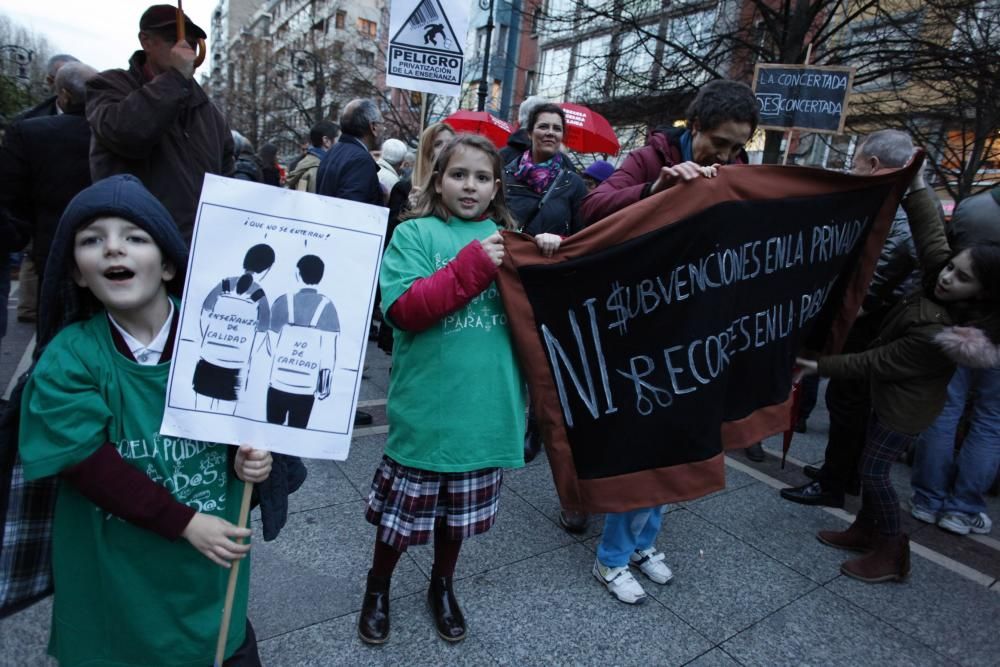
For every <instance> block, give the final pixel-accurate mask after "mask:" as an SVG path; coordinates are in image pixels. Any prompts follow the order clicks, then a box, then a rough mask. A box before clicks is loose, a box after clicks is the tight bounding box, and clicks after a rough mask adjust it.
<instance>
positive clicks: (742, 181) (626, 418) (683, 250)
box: [499, 166, 915, 512]
mask: <svg viewBox="0 0 1000 667" xmlns="http://www.w3.org/2000/svg"><path fill="white" fill-rule="evenodd" d="M914 168H915V167H914V166H910V167H907V168H905V169H901V170H896V171H893V172H891V173H887V174H884V175H879V176H873V177H865V178H861V177H855V176H849V175H846V174H840V173H836V172H829V171H823V170H819V169H805V168H798V167H795V168H787V167H723V168H721V169H720V172H719V176H718V177H717V178H714V179H696V180H695V181H691V182H688V183H684V184H680V185H678V186H675V187H673V188H670V189H668V190H667V191H665V192H663V193H660V194H658V195H654V196H653V197H649V198H647V199H643V200H642V201H640V202H638V203H637V204H634V205H632V206H630V207H628V208H626V209H624V210H622V211H619V212H618V213H615V214H613V215H611V216H608V217H607V218H605V219H604V220H602V221H600V222H598V223H597V224H595V225H593V226H591V227H588V228H587V229H585V230H583V231H582V232H580V233H578V234H575V235H573V236H571V237H569V238H568V239H565V240H564V241H563V243H562V245H561V246H560V248H559V250H558V252H557V253H556V254H555V255H554V256H553V257H551V258H545V257H541V256H540V255H539V254H538V252H537V249H536V248H535V247H534V244H533V243H532V242H531V240H530V239H524V238H522V237H520V236H518V235H515V234H512V233H506V234H505V249H506V250H507V251H508V254H507V256H506V257H505V258H504V263H503V265H502V266H501V269H500V278H499V284H500V288H501V293H502V295H503V299H504V304H505V307H506V309H507V312H508V313H510V314H511V320H510V321H511V328H512V332H513V334H514V338H515V341H516V344H517V348H518V354H519V356H520V358H521V362H522V367H523V368H525V369H526V374H527V377H528V382H529V386H530V394H531V398H532V407H533V409H534V412H535V415H536V418H537V419H538V422H539V424H540V426H541V428H542V431H543V433H544V438H543V439H544V441H545V443H546V449H547V452H548V459H549V463H550V465H551V466H552V470H553V475H554V477H555V480H556V486H557V488H558V490H559V495H560V499H561V501H562V506H563V507H564V508H567V509H571V510H580V511H590V512H620V511H626V510H632V509H637V508H641V507H649V506H651V505H658V504H662V503H667V502H677V501H681V500H687V499H692V498H697V497H699V496H702V495H705V494H706V493H710V492H712V491H715V490H718V489H720V488H722V487H723V486H724V484H725V478H724V471H723V468H724V466H723V461H722V456H723V450H724V449H725V448H727V447H740V446H746V445H749V444H751V443H753V442H756V441H758V440H760V439H761V438H763V437H766V436H768V435H772V434H774V433H777V432H780V431H783V430H785V429H786V428H787V427H788V423H789V409H790V400H789V391H790V388H791V379H792V366H793V362H794V358H795V356H796V354H798V353H799V352H800V350H803V349H808V350H815V351H826V352H832V351H836V350H838V349H839V347H840V345H841V344H842V342H843V339H844V337H845V335H846V332H847V329H848V328H849V327H850V324H851V322H852V321H853V319H854V317H855V315H856V314H857V312H858V309H859V308H860V306H861V300H862V298H863V296H864V293H865V290H866V288H867V285H868V283H869V282H870V279H871V275H872V272H873V270H874V266H875V261H876V260H877V258H878V256H879V252H880V250H881V247H882V243H883V241H884V239H885V236H886V234H887V233H888V229H889V226H890V224H891V221H892V218H893V214H894V212H895V210H896V206H897V204H898V202H899V199H900V197H901V195H902V193H903V190H904V189H905V187H906V183H908V182H909V180H910V178H911V177H912V174H913V170H914Z"/></svg>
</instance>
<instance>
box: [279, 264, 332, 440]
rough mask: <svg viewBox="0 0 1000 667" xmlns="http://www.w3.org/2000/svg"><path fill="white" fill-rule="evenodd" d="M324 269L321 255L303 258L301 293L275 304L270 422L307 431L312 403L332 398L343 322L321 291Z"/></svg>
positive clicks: (299, 271)
mask: <svg viewBox="0 0 1000 667" xmlns="http://www.w3.org/2000/svg"><path fill="white" fill-rule="evenodd" d="M324 269H325V267H324V265H323V260H322V259H320V258H319V257H317V256H316V255H306V256H304V257H302V259H300V260H299V261H298V264H297V265H296V269H295V277H296V280H297V281H299V282H300V283H301V284H302V285H303V287H302V289H300V290H298V291H297V292H295V293H292V294H285V295H282V296H279V297H278V298H277V299H276V300H275V302H274V310H273V311H272V313H271V323H270V330H271V332H272V333H273V334H274V335H276V336H277V340H276V341H275V345H274V357H273V360H272V362H271V376H270V381H269V384H268V388H267V421H268V422H270V423H271V424H287V425H288V426H293V427H295V428H308V426H309V416H310V414H312V409H313V404H314V403H315V401H316V400H317V399H318V400H321V401H322V400H324V399H325V398H327V397H328V396H329V395H330V390H331V384H332V381H333V371H334V368H335V367H336V362H337V336H339V335H340V320H338V319H337V309H336V307H334V305H333V302H332V301H330V299H329V298H328V297H326V296H325V295H323V294H320V293H319V292H318V291H317V290H316V285H317V284H318V283H319V282H320V280H322V279H323V271H324Z"/></svg>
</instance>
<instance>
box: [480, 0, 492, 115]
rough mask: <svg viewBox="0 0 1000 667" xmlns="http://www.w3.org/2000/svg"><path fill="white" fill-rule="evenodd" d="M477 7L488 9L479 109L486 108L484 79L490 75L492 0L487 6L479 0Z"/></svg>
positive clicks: (483, 0)
mask: <svg viewBox="0 0 1000 667" xmlns="http://www.w3.org/2000/svg"><path fill="white" fill-rule="evenodd" d="M479 8H480V9H483V10H486V11H488V12H489V13H490V14H489V17H488V18H487V19H486V48H484V49H483V76H482V78H481V79H480V80H479V111H485V110H486V91H487V90H488V89H487V86H486V79H487V77H489V75H490V44H491V43H492V42H493V0H489V6H488V7H487V5H486V4H485V0H479Z"/></svg>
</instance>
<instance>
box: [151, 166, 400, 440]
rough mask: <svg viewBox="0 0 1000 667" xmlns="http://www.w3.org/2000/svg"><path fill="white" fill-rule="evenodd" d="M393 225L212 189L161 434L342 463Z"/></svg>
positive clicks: (357, 213)
mask: <svg viewBox="0 0 1000 667" xmlns="http://www.w3.org/2000/svg"><path fill="white" fill-rule="evenodd" d="M386 218H387V211H386V209H384V208H381V207H377V206H370V205H367V204H359V203H357V202H351V201H345V200H341V199H335V198H333V197H322V196H319V195H314V194H309V193H304V192H296V191H291V190H286V191H277V192H275V189H274V188H270V187H267V186H264V185H260V184H257V183H246V182H242V181H237V180H234V179H227V178H223V177H215V176H213V177H211V178H209V177H206V179H205V185H204V187H203V191H202V201H201V203H200V204H199V212H198V220H197V222H196V224H195V233H194V238H193V240H192V243H191V259H190V261H189V264H188V271H187V278H186V281H185V284H184V295H183V298H182V299H181V304H180V311H181V312H180V327H179V330H178V334H177V342H176V347H175V349H174V355H173V359H172V361H171V366H170V379H169V380H168V386H167V402H166V408H165V410H164V416H163V422H162V424H161V433H164V434H166V435H172V436H178V437H187V438H191V439H197V440H207V441H212V442H226V443H243V442H246V443H251V444H254V445H255V446H258V447H263V448H266V449H269V450H271V451H275V452H280V453H284V454H294V455H297V456H305V457H307V458H324V459H338V460H343V459H344V458H345V457H346V456H347V452H348V451H349V448H350V441H351V431H352V425H353V420H354V413H355V410H356V409H357V401H358V394H359V392H360V388H361V371H362V369H363V368H364V358H365V351H366V349H367V344H368V333H369V327H370V326H371V316H372V312H373V310H374V306H375V291H376V288H377V286H378V269H379V265H380V263H381V257H382V245H383V241H384V238H385V225H386Z"/></svg>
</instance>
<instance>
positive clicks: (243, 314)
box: [192, 243, 274, 415]
mask: <svg viewBox="0 0 1000 667" xmlns="http://www.w3.org/2000/svg"><path fill="white" fill-rule="evenodd" d="M273 264H274V249H273V248H271V246H269V245H267V244H266V243H259V244H257V245H255V246H253V247H252V248H250V249H249V250H247V253H246V255H245V256H244V258H243V274H242V275H239V276H231V277H227V278H223V279H222V280H221V281H220V282H219V284H218V285H216V286H215V287H214V288H213V289H212V291H211V292H209V293H208V296H207V297H205V301H204V302H203V303H202V306H201V319H200V324H201V356H200V358H199V359H198V364H197V365H196V366H195V368H194V377H193V380H192V386H193V387H194V391H195V406H196V407H197V408H198V409H199V410H211V411H213V412H220V413H225V414H230V415H231V414H233V413H234V412H236V402H237V401H238V400H239V397H240V392H241V391H242V389H243V388H244V386H245V383H246V379H247V375H248V373H249V366H250V359H251V356H252V355H253V354H254V352H255V351H256V350H258V349H259V346H261V345H265V344H266V343H267V330H268V324H269V322H270V308H269V307H268V302H267V295H265V294H264V290H263V288H261V286H260V284H259V283H260V281H261V280H263V279H264V277H265V276H266V275H267V273H268V271H270V270H271V266H272V265H273ZM258 338H260V342H259V344H258V340H257V339H258Z"/></svg>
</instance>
